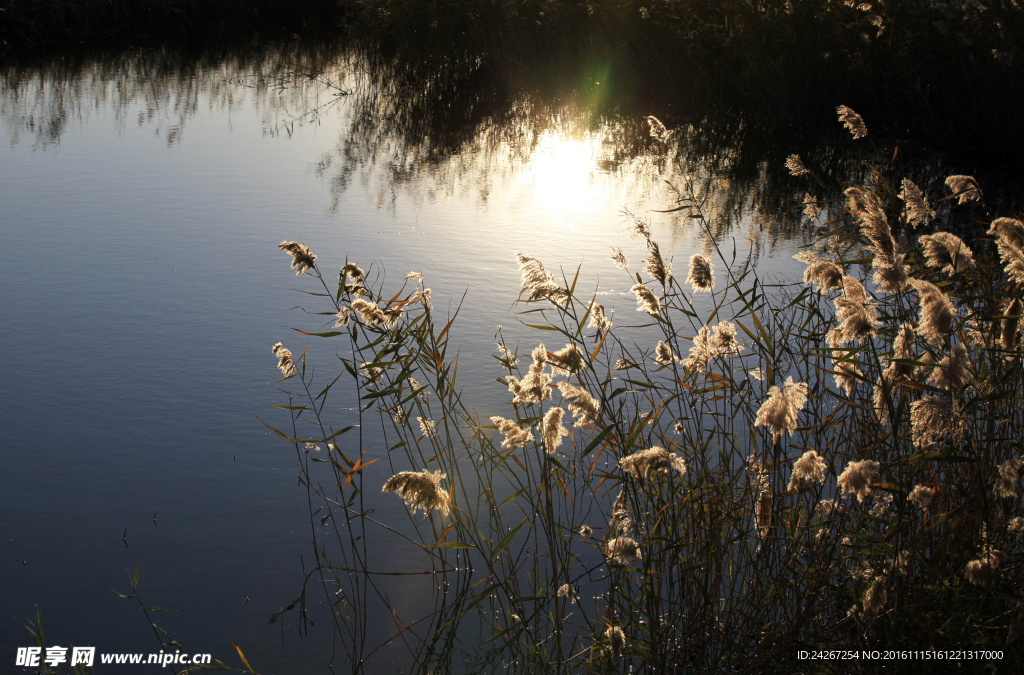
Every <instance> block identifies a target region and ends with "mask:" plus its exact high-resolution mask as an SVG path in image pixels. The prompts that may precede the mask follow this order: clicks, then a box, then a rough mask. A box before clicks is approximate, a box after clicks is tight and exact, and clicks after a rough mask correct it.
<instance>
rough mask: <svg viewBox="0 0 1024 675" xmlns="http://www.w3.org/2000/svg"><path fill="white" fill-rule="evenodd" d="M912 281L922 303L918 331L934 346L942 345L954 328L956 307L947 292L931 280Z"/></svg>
mask: <svg viewBox="0 0 1024 675" xmlns="http://www.w3.org/2000/svg"><path fill="white" fill-rule="evenodd" d="M910 283H911V285H912V286H913V287H914V288H915V289H917V294H918V299H919V301H920V303H921V320H920V322H918V326H917V333H918V335H920V336H921V337H923V338H924V339H926V340H927V341H928V342H929V343H931V344H932V345H933V346H936V347H938V346H941V345H942V343H943V341H944V340H945V339H946V338H947V337H949V334H950V332H952V330H953V317H954V316H955V315H956V307H954V306H953V303H952V302H950V300H949V298H947V297H946V294H945V293H943V292H942V290H941V289H939V287H938V286H936V285H935V284H933V283H931V282H930V281H924V280H923V279H911V280H910Z"/></svg>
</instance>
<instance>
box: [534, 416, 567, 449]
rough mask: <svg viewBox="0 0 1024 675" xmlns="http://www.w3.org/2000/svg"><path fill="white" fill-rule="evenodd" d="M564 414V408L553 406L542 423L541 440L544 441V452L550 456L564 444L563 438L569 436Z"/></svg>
mask: <svg viewBox="0 0 1024 675" xmlns="http://www.w3.org/2000/svg"><path fill="white" fill-rule="evenodd" d="M564 414H565V409H564V408H561V407H559V406H553V407H551V408H550V409H549V410H548V411H547V413H545V415H544V419H543V421H542V422H541V438H542V439H543V440H544V450H545V451H546V452H547V453H548V454H549V455H553V454H555V450H556V449H557V448H558V446H560V445H561V444H562V437H563V436H568V435H569V430H568V429H566V428H565V425H563V424H562V416H563V415H564Z"/></svg>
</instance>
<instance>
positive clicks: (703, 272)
mask: <svg viewBox="0 0 1024 675" xmlns="http://www.w3.org/2000/svg"><path fill="white" fill-rule="evenodd" d="M686 283H688V284H690V285H691V286H692V287H693V290H694V292H701V291H703V292H705V293H710V292H711V291H713V290H715V271H714V265H713V264H712V262H711V258H709V257H708V256H706V255H702V254H700V253H694V254H693V256H691V257H690V273H689V274H688V275H687V276H686Z"/></svg>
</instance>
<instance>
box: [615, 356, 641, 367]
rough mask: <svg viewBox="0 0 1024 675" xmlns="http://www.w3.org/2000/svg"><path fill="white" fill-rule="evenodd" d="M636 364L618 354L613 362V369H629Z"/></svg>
mask: <svg viewBox="0 0 1024 675" xmlns="http://www.w3.org/2000/svg"><path fill="white" fill-rule="evenodd" d="M636 367H637V364H635V363H633V362H632V361H630V360H629V359H627V358H625V357H624V356H620V357H619V359H618V360H617V361H616V362H615V370H629V369H630V368H636Z"/></svg>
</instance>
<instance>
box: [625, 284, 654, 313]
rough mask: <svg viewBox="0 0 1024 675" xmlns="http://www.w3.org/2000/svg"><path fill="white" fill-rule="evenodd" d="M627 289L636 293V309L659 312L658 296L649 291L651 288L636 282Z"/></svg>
mask: <svg viewBox="0 0 1024 675" xmlns="http://www.w3.org/2000/svg"><path fill="white" fill-rule="evenodd" d="M629 290H630V291H632V292H633V293H636V304H637V307H636V311H638V312H647V313H648V314H658V313H659V312H661V307H660V306H659V302H658V298H657V297H656V296H655V295H654V293H652V292H651V289H649V288H647V287H646V286H644V285H643V284H636V285H635V286H633V288H631V289H629Z"/></svg>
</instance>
